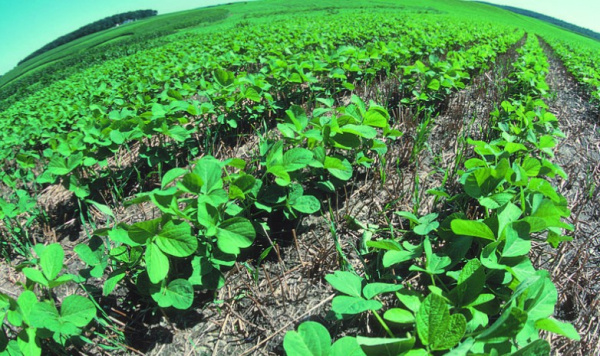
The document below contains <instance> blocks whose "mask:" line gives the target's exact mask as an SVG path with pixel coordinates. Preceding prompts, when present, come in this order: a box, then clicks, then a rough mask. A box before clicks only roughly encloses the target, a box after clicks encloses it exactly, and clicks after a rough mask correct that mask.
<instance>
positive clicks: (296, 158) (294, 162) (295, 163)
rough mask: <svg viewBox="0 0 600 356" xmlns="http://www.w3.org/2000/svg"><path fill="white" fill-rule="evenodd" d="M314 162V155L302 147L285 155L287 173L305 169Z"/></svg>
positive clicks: (284, 161)
mask: <svg viewBox="0 0 600 356" xmlns="http://www.w3.org/2000/svg"><path fill="white" fill-rule="evenodd" d="M312 160H313V153H312V152H311V151H310V150H308V149H306V148H302V147H296V148H292V149H291V150H288V151H286V152H285V153H284V154H283V163H282V165H283V167H284V169H285V171H286V172H293V171H297V170H300V169H303V168H305V167H306V166H308V164H309V163H310V162H311V161H312Z"/></svg>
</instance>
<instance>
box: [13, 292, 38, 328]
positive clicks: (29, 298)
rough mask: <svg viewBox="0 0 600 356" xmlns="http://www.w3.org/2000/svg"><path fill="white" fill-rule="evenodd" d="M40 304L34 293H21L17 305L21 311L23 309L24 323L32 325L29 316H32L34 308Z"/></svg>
mask: <svg viewBox="0 0 600 356" xmlns="http://www.w3.org/2000/svg"><path fill="white" fill-rule="evenodd" d="M37 303H38V300H37V296H36V295H35V293H34V292H32V291H30V290H25V291H23V292H22V293H21V295H20V296H19V298H17V304H18V305H19V309H21V314H22V315H23V321H24V322H25V323H26V324H28V325H31V321H30V320H29V316H30V315H31V310H32V309H33V306H34V305H36V304H37Z"/></svg>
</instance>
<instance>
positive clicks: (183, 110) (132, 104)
mask: <svg viewBox="0 0 600 356" xmlns="http://www.w3.org/2000/svg"><path fill="white" fill-rule="evenodd" d="M398 19H399V18H390V17H386V18H383V17H381V19H380V20H381V24H382V27H381V28H379V29H377V30H372V29H371V27H370V26H366V25H365V26H363V27H361V28H360V29H357V27H356V26H355V25H356V23H370V21H373V19H372V16H369V21H364V22H360V21H359V22H357V20H356V18H352V19H348V18H341V17H340V18H339V20H340V21H330V19H328V21H321V22H317V21H315V22H313V23H306V22H297V23H275V24H273V25H271V26H262V27H261V26H257V27H248V28H244V31H238V32H233V33H231V34H227V35H224V36H228V37H227V38H225V40H226V41H229V42H224V38H223V37H220V38H216V37H215V38H205V39H203V41H205V42H202V43H201V45H202V47H199V48H203V49H205V51H203V52H201V53H198V52H197V50H195V48H198V47H194V46H198V44H196V43H194V41H195V40H197V38H193V39H190V41H187V42H185V41H184V42H182V43H184V45H182V44H177V45H172V46H167V47H165V48H163V49H162V50H161V51H158V50H151V51H147V52H143V53H140V54H139V55H138V56H136V57H135V61H132V60H131V58H130V60H125V59H123V60H118V61H114V62H112V63H109V64H107V65H106V66H102V67H97V68H94V69H93V71H92V70H90V71H88V72H85V73H82V75H81V76H77V75H76V76H73V77H71V78H70V80H69V81H64V82H60V83H57V84H56V85H55V86H51V87H50V88H48V90H46V91H43V92H40V94H39V96H37V95H33V96H31V97H30V98H29V99H27V100H26V101H24V102H23V103H20V104H16V105H15V106H14V107H13V108H11V109H10V110H8V111H6V112H4V113H3V114H2V115H7V116H5V118H6V117H10V118H11V119H12V120H13V121H12V125H10V126H5V127H4V128H3V129H6V131H5V132H9V133H10V134H9V135H17V136H16V137H28V138H29V140H28V141H26V140H16V139H12V141H7V142H8V143H6V144H5V146H4V147H3V154H4V156H3V159H4V162H5V163H6V164H7V166H11V167H13V168H14V167H16V169H13V171H12V172H8V171H7V172H5V175H4V176H3V177H2V178H3V181H4V182H5V184H7V185H9V186H12V187H16V186H17V183H18V184H20V187H28V186H29V185H28V184H27V182H31V181H33V180H35V181H36V182H37V183H38V184H48V183H53V182H55V181H56V180H57V179H60V180H61V181H62V183H63V184H65V185H67V186H68V187H69V189H70V190H72V191H73V192H74V193H75V194H76V196H77V197H78V198H79V199H81V200H80V202H81V203H85V202H87V203H89V204H91V205H94V206H95V207H96V208H97V209H99V210H100V211H101V212H102V213H104V214H105V215H107V216H108V217H109V219H110V222H111V224H110V225H109V227H107V228H104V229H99V230H97V231H96V232H95V233H94V236H93V237H92V238H91V239H90V240H89V241H87V242H86V243H82V244H80V245H78V246H77V247H76V249H75V252H76V253H77V254H78V256H79V257H80V259H81V260H82V261H83V262H84V263H85V264H86V265H87V266H88V268H87V269H86V270H85V273H83V271H82V273H80V274H79V275H74V274H70V273H66V272H65V271H64V266H63V264H64V251H63V249H62V247H60V245H58V244H51V245H48V246H42V245H39V244H38V245H36V246H35V247H34V251H35V254H36V255H37V257H35V256H33V255H30V256H29V259H28V261H27V262H26V263H24V264H22V265H21V266H19V267H18V269H19V270H20V271H22V272H23V273H24V274H25V276H26V277H27V283H26V285H25V287H26V291H25V292H23V293H22V294H21V295H20V296H19V297H18V298H17V299H13V298H11V297H9V296H7V295H3V294H2V295H0V310H1V312H2V314H0V316H2V319H3V320H4V319H5V320H6V322H7V323H8V324H6V325H10V327H3V329H4V331H5V333H0V337H3V339H4V340H6V339H7V336H9V337H10V338H11V339H12V340H10V342H8V341H7V342H6V343H5V345H6V347H8V348H9V349H10V350H11V352H14V353H16V354H18V353H19V352H22V353H25V354H33V355H36V354H40V353H41V352H42V344H43V345H44V347H48V346H49V345H54V347H60V346H65V345H66V344H70V343H75V344H77V343H78V342H85V341H87V342H89V339H87V336H89V334H86V333H85V332H83V331H82V330H83V329H84V328H86V326H87V325H88V324H89V323H90V321H91V320H92V319H96V321H97V322H98V323H99V324H100V325H102V326H107V322H106V315H105V314H103V313H104V312H103V310H102V308H100V307H99V306H98V305H97V304H96V298H98V297H99V296H97V295H93V294H87V295H88V298H86V297H82V296H69V297H66V298H64V299H63V300H62V301H61V302H60V303H59V302H58V301H57V300H56V299H55V298H53V297H52V291H53V289H54V288H56V287H58V286H60V285H62V284H65V283H73V282H76V283H79V286H80V287H81V288H83V289H84V290H85V288H86V287H85V285H87V283H88V282H89V283H91V281H93V280H95V279H100V281H101V282H102V284H103V290H102V294H104V295H109V294H110V293H111V292H112V291H113V290H114V289H115V288H136V289H137V291H138V292H139V293H140V294H141V295H142V296H144V297H146V298H148V299H150V300H153V301H154V302H155V303H156V304H157V305H158V306H159V307H174V308H177V309H188V308H190V307H191V305H192V303H193V300H194V292H195V290H198V289H217V288H219V287H220V286H222V284H223V283H224V280H223V274H222V271H223V270H226V269H228V268H230V267H231V266H232V265H233V264H234V263H235V261H236V258H237V256H238V255H239V253H240V252H241V250H242V249H245V248H248V247H249V246H251V245H252V243H253V241H254V239H255V238H256V236H257V234H268V231H269V226H268V224H267V223H266V221H267V218H268V217H269V216H272V215H275V214H279V215H281V216H283V217H284V218H285V219H290V220H291V219H295V218H297V217H299V216H300V215H302V214H313V213H317V212H318V211H320V210H321V201H322V200H324V199H326V197H327V196H328V195H329V194H332V193H335V192H337V191H339V190H340V189H341V188H342V187H344V186H345V185H346V184H348V182H349V180H350V179H351V178H352V177H353V176H354V175H356V172H357V171H358V170H361V169H368V168H371V167H373V166H374V165H376V164H378V162H380V158H381V157H383V156H384V155H385V154H386V152H387V149H388V148H387V147H388V145H389V143H390V142H392V141H393V140H394V139H395V138H397V137H398V136H400V135H402V133H401V132H399V131H397V130H395V129H394V128H393V126H392V124H393V121H392V119H391V117H390V115H389V114H388V111H387V110H386V108H385V107H383V106H380V105H377V104H375V103H373V102H370V103H368V104H367V103H365V102H364V101H363V100H362V99H360V98H359V97H357V96H354V95H350V93H351V92H352V90H354V89H355V88H356V86H357V85H368V84H369V83H370V82H371V81H375V80H377V79H378V76H380V75H383V74H385V75H398V76H399V77H400V78H401V81H400V83H401V88H400V89H399V90H400V91H401V93H402V95H403V97H404V99H405V100H403V104H404V105H408V106H411V105H412V106H415V107H419V108H421V109H423V110H430V108H431V107H433V106H435V104H436V103H439V101H440V100H443V98H444V97H445V95H447V94H448V93H450V92H451V91H452V90H455V89H458V88H462V87H464V86H465V84H466V83H467V81H468V79H469V77H470V74H469V73H471V72H475V71H477V70H478V69H480V68H482V67H483V68H484V67H485V66H486V65H487V64H488V63H489V62H491V61H493V60H494V58H495V57H496V55H497V54H498V53H499V52H502V51H505V50H506V49H507V48H508V46H509V45H510V44H512V43H514V42H516V41H517V40H518V38H519V37H520V36H521V34H520V33H518V32H515V31H513V30H510V29H504V28H500V29H498V28H495V27H488V26H483V27H477V28H478V29H479V30H478V31H471V32H464V31H461V30H460V29H461V28H462V27H461V25H460V24H457V23H453V24H452V25H450V24H442V23H443V22H428V21H416V20H412V21H410V20H408V19H406V18H402V19H403V21H402V22H401V21H398ZM384 25H385V26H384ZM328 26H329V27H328ZM324 28H326V29H331V31H323V29H324ZM317 29H318V30H319V32H317ZM267 30H268V31H269V32H268V33H271V34H272V35H271V37H264V36H263V37H261V36H259V34H261V33H264V32H265V31H267ZM320 31H323V32H322V33H325V34H327V35H322V33H321V32H320ZM290 34H295V35H294V36H290ZM398 35H402V37H401V39H397V38H395V37H396V36H398ZM373 38H375V39H376V40H375V41H373ZM185 45H190V46H191V48H192V49H191V50H184V48H182V46H185ZM448 47H455V50H451V51H448V50H446V48H448ZM230 48H233V50H230ZM280 48H288V50H287V51H281V50H280ZM303 49H304V50H303ZM257 58H258V60H257ZM150 63H152V66H151V65H150ZM157 63H158V66H157V67H155V65H156V64H157ZM90 88H92V89H91V90H90ZM194 96H196V98H194ZM69 97H71V98H72V99H69V100H70V101H69V100H68V98H69ZM345 97H349V102H350V103H349V104H343V103H342V99H343V98H345ZM42 98H43V99H44V102H40V100H41V99H42ZM304 98H308V99H304ZM306 101H309V105H307V102H306ZM294 104H304V105H294ZM284 108H288V109H287V110H285V111H284ZM18 113H19V114H20V115H27V117H26V118H25V117H21V116H19V115H17V114H18ZM281 114H285V117H284V118H283V119H278V120H277V121H276V123H277V125H276V129H277V130H267V131H263V132H262V134H261V137H260V142H259V144H258V147H257V150H256V151H252V152H251V153H249V158H247V159H240V158H229V159H224V160H219V159H216V158H214V157H212V156H210V155H208V154H207V153H210V152H206V151H199V150H197V151H195V152H191V154H190V156H191V157H193V156H197V155H201V156H203V157H202V158H201V159H199V160H191V161H188V160H187V157H186V160H184V164H182V165H181V166H180V167H177V168H172V167H173V166H175V165H176V163H177V162H175V161H172V159H173V157H172V155H173V154H174V152H177V150H179V149H181V148H182V147H188V148H189V146H190V145H192V146H193V145H195V147H196V149H198V141H194V139H193V137H194V135H196V136H202V135H204V136H205V137H206V138H207V139H211V138H212V137H211V133H210V131H211V130H215V131H219V130H223V131H227V130H232V131H234V130H236V129H237V130H238V131H239V130H240V129H241V128H244V127H248V126H250V127H253V128H259V127H262V126H263V125H264V126H267V127H272V126H270V124H271V123H268V122H266V117H268V116H273V117H275V115H277V116H280V115H281ZM2 122H5V121H2ZM244 125H245V126H244ZM240 127H241V128H240ZM5 132H3V134H5ZM234 132H235V131H234ZM242 132H243V131H242ZM9 135H7V136H9ZM213 135H214V134H213ZM5 138H7V140H8V137H5ZM152 138H158V140H159V141H160V142H159V144H158V145H152V143H151V141H152V140H151V139H152ZM190 140H191V143H190ZM133 142H142V143H144V144H145V145H146V147H145V148H141V149H140V152H141V153H140V156H141V157H142V158H143V159H145V160H147V164H148V166H151V167H158V171H159V177H160V188H157V189H154V190H152V191H149V192H142V193H139V194H138V195H137V196H136V197H135V198H134V199H132V200H130V201H128V202H127V203H126V204H127V205H131V204H148V203H151V204H152V205H154V206H155V207H156V208H157V209H158V210H159V211H160V216H159V217H158V218H156V219H151V220H146V221H140V222H136V223H133V224H127V223H123V222H120V221H118V220H117V218H116V217H115V216H114V215H113V212H112V211H111V209H110V208H109V207H108V206H107V205H104V204H100V203H98V202H94V201H91V200H86V199H85V198H88V197H89V196H90V194H91V193H92V192H91V189H92V188H93V187H92V184H93V183H94V182H97V180H98V179H101V178H102V175H104V174H111V173H112V170H114V165H113V163H110V162H109V160H110V159H111V158H112V157H113V156H114V155H115V154H116V153H118V152H122V151H121V150H122V149H123V148H124V147H125V148H129V149H132V148H133V145H132V143H133ZM168 145H172V146H173V147H171V148H172V149H173V150H172V151H169V150H168V149H169V147H168ZM153 150H154V151H153ZM117 158H118V157H117ZM44 159H47V160H48V164H47V167H44V163H43V160H44ZM170 160H171V161H170ZM40 161H42V162H40ZM40 163H41V164H40ZM169 163H170V164H169ZM117 165H118V163H117ZM40 167H41V169H42V170H43V172H44V173H43V174H41V175H39V176H38V177H34V176H27V175H26V173H25V172H27V171H29V170H31V169H32V168H33V169H40ZM161 167H164V168H165V169H164V170H163V169H161ZM183 167H185V168H183ZM102 168H104V170H102ZM16 191H17V196H16V200H15V201H14V202H6V201H0V202H1V203H2V214H3V218H5V221H12V220H11V219H14V218H15V217H18V216H19V215H20V214H23V213H25V212H28V211H30V210H31V200H28V199H27V196H26V195H27V192H25V191H24V190H23V189H21V190H16ZM19 192H21V193H19ZM19 194H21V195H19ZM114 204H116V205H117V204H120V202H119V201H117V200H116V199H115V202H114ZM23 250H24V251H25V249H23ZM35 291H38V292H41V293H35ZM97 312H99V313H97ZM86 335H87V336H86ZM96 336H100V335H99V334H96ZM0 345H1V344H0ZM103 347H105V348H110V347H118V346H117V345H115V344H112V345H111V344H110V341H109V340H107V342H106V344H103Z"/></svg>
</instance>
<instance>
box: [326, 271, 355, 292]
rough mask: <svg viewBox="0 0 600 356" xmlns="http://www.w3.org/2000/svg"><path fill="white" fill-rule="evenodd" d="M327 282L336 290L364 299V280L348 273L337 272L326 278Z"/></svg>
mask: <svg viewBox="0 0 600 356" xmlns="http://www.w3.org/2000/svg"><path fill="white" fill-rule="evenodd" d="M325 280H326V281H327V282H329V284H331V286H332V287H333V288H335V289H336V290H338V291H340V292H342V293H344V294H348V295H350V296H353V297H358V298H361V297H362V289H363V287H362V283H363V278H361V277H359V276H357V275H356V274H354V273H352V272H348V271H335V272H334V273H333V274H328V275H326V276H325Z"/></svg>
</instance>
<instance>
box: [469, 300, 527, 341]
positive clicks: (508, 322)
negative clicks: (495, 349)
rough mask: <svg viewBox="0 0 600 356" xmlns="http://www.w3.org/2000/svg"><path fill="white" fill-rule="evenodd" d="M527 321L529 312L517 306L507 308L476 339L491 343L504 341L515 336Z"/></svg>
mask: <svg viewBox="0 0 600 356" xmlns="http://www.w3.org/2000/svg"><path fill="white" fill-rule="evenodd" d="M526 321H527V312H525V311H523V310H522V309H519V308H517V307H512V308H510V309H506V310H505V311H504V313H502V315H500V318H498V319H497V320H496V321H495V322H494V323H493V324H492V325H490V326H489V327H488V328H487V329H485V330H484V331H483V332H482V333H481V334H479V335H478V336H477V337H476V339H477V340H480V341H485V342H489V343H498V342H504V341H506V340H509V339H511V338H513V337H515V336H516V335H517V334H518V333H519V332H520V331H521V329H523V326H524V325H525V322H526Z"/></svg>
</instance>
